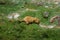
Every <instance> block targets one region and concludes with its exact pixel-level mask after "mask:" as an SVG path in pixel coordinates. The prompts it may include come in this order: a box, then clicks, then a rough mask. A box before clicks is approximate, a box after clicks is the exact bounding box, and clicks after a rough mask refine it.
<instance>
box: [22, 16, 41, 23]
mask: <svg viewBox="0 0 60 40" xmlns="http://www.w3.org/2000/svg"><path fill="white" fill-rule="evenodd" d="M22 21H24V22H25V23H26V24H29V23H37V24H39V23H40V20H39V19H38V18H36V17H31V16H26V17H24V18H23V20H22Z"/></svg>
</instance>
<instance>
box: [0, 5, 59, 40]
mask: <svg viewBox="0 0 60 40" xmlns="http://www.w3.org/2000/svg"><path fill="white" fill-rule="evenodd" d="M22 7H23V8H22ZM25 8H32V9H36V10H39V11H25V12H19V13H21V16H20V17H19V18H21V19H22V18H24V17H25V16H28V15H29V16H33V17H37V18H39V19H40V21H41V23H42V24H45V25H50V24H51V23H50V22H49V20H50V18H51V17H52V16H54V15H60V12H59V10H60V7H58V8H52V9H50V8H45V7H44V6H36V5H33V4H27V5H21V6H20V4H19V5H16V6H15V5H12V6H10V5H0V15H1V14H2V13H3V14H4V15H3V16H0V40H60V32H59V31H60V29H57V28H53V29H45V28H41V27H40V26H39V25H37V24H34V23H33V24H29V25H26V24H25V23H24V22H22V23H18V22H16V21H14V22H9V21H8V19H6V17H5V16H6V15H7V14H9V13H12V12H18V11H21V9H23V10H22V11H24V10H25ZM45 11H47V12H49V13H50V14H49V17H48V18H46V19H45V18H44V17H43V16H42V14H43V12H45ZM53 24H56V22H54V23H53Z"/></svg>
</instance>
